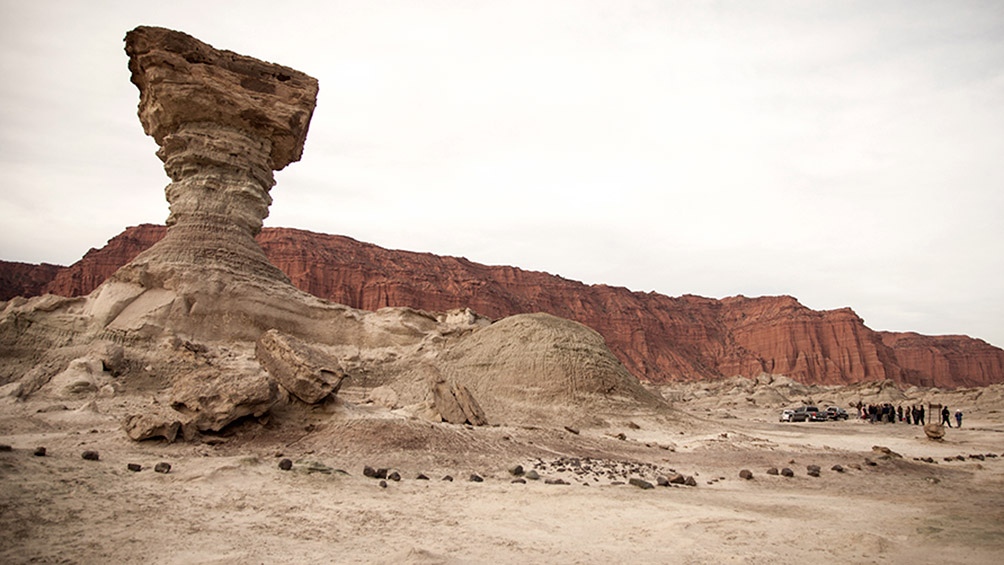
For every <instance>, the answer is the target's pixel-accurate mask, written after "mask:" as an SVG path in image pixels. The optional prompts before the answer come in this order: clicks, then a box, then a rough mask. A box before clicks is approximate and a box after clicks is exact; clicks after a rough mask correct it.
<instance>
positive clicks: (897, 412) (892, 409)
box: [857, 402, 962, 428]
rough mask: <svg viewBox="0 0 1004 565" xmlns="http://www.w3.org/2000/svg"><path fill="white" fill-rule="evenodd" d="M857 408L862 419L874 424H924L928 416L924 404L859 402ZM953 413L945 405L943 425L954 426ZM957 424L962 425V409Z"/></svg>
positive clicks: (956, 415) (942, 414)
mask: <svg viewBox="0 0 1004 565" xmlns="http://www.w3.org/2000/svg"><path fill="white" fill-rule="evenodd" d="M857 409H858V417H859V418H861V419H862V420H868V421H869V422H870V423H872V424H874V423H875V422H883V423H890V424H891V423H896V422H906V423H907V424H914V425H918V426H923V425H924V421H925V419H926V417H927V415H926V411H925V410H924V405H923V404H914V405H913V406H907V407H906V408H903V407H902V406H893V405H892V404H890V403H888V402H887V403H885V404H868V405H865V404H864V403H862V402H858V405H857ZM951 415H952V413H951V411H950V410H949V409H948V406H943V407H942V408H941V425H942V426H945V425H947V426H948V427H949V428H950V427H952V419H951ZM955 425H956V427H959V428H961V427H962V410H956V411H955Z"/></svg>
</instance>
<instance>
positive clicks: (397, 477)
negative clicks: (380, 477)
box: [387, 471, 401, 481]
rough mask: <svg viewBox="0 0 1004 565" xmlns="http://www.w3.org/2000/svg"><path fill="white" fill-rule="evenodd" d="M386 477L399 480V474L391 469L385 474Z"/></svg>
mask: <svg viewBox="0 0 1004 565" xmlns="http://www.w3.org/2000/svg"><path fill="white" fill-rule="evenodd" d="M387 478H388V479H390V480H392V481H400V480H401V474H400V473H398V472H397V471H393V472H391V473H390V474H389V475H387Z"/></svg>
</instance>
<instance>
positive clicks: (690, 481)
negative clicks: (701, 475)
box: [683, 477, 697, 487]
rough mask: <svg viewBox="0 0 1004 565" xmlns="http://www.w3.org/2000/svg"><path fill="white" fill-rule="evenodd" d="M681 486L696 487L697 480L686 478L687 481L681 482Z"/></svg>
mask: <svg viewBox="0 0 1004 565" xmlns="http://www.w3.org/2000/svg"><path fill="white" fill-rule="evenodd" d="M683 484H685V485H687V486H688V487H696V486H697V479H695V478H694V477H687V480H686V481H683Z"/></svg>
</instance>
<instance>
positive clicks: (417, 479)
mask: <svg viewBox="0 0 1004 565" xmlns="http://www.w3.org/2000/svg"><path fill="white" fill-rule="evenodd" d="M415 480H416V481H427V480H429V477H427V476H425V473H419V474H418V476H416V477H415Z"/></svg>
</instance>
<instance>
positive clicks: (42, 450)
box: [35, 447, 45, 457]
mask: <svg viewBox="0 0 1004 565" xmlns="http://www.w3.org/2000/svg"><path fill="white" fill-rule="evenodd" d="M35 457H45V448H44V447H36V448H35Z"/></svg>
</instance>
